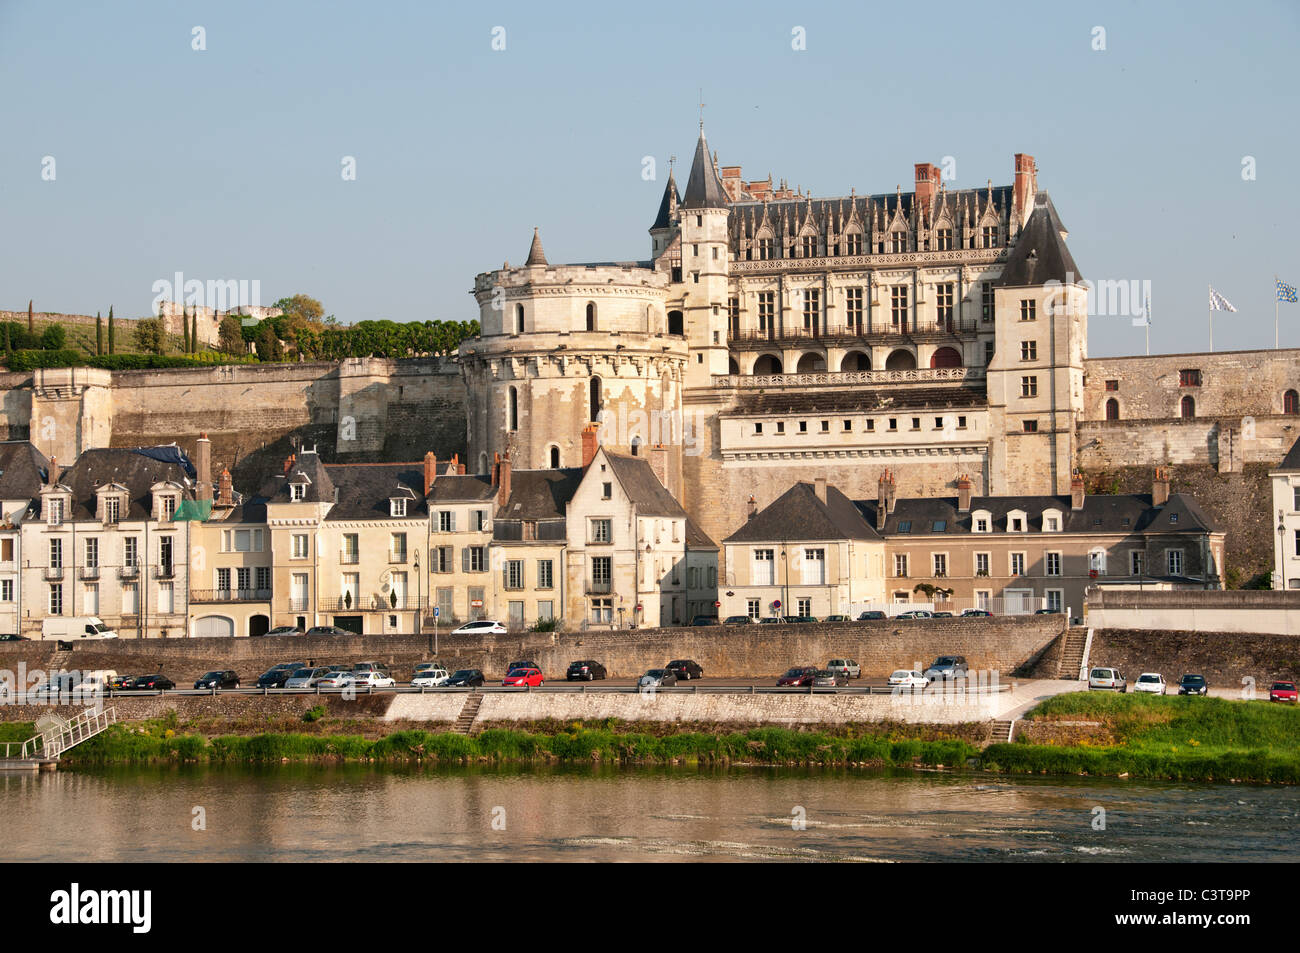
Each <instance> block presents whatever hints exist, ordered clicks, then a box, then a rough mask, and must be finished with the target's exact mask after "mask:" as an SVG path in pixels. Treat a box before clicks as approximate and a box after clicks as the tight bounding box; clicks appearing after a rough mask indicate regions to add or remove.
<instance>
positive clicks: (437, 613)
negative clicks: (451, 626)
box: [433, 606, 439, 619]
mask: <svg viewBox="0 0 1300 953" xmlns="http://www.w3.org/2000/svg"><path fill="white" fill-rule="evenodd" d="M438 615H439V612H438V607H437V606H434V607H433V617H434V618H435V619H436V618H438Z"/></svg>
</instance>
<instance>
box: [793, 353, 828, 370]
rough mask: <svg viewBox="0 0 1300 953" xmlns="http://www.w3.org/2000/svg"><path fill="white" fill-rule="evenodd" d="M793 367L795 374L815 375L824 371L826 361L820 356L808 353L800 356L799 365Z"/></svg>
mask: <svg viewBox="0 0 1300 953" xmlns="http://www.w3.org/2000/svg"><path fill="white" fill-rule="evenodd" d="M795 367H796V373H799V374H813V373H817V372H819V371H824V370H826V359H825V358H824V357H822V356H821V355H820V354H813V353H811V352H809V353H807V354H804V355H801V356H800V358H799V363H798V364H797V365H795Z"/></svg>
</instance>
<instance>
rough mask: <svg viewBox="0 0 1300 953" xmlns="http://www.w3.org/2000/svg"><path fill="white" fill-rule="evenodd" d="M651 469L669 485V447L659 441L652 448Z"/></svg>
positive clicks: (661, 481)
mask: <svg viewBox="0 0 1300 953" xmlns="http://www.w3.org/2000/svg"><path fill="white" fill-rule="evenodd" d="M650 469H651V470H653V471H654V473H655V476H656V477H658V478H659V482H660V483H662V484H663V485H664V486H665V487H667V486H668V448H667V447H665V446H664V445H663V444H662V443H657V444H655V445H654V446H653V447H651V448H650Z"/></svg>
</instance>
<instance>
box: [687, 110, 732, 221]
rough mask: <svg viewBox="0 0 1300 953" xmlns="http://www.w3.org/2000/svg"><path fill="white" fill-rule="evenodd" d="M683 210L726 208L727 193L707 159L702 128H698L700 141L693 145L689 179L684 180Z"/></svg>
mask: <svg viewBox="0 0 1300 953" xmlns="http://www.w3.org/2000/svg"><path fill="white" fill-rule="evenodd" d="M682 207H683V208H726V207H727V193H726V191H725V190H724V189H723V188H722V180H721V179H720V178H718V173H717V170H716V169H715V168H714V165H713V161H712V159H710V157H709V144H708V143H707V142H706V141H705V139H704V127H703V126H702V125H701V127H700V141H699V142H697V143H696V144H695V158H694V159H693V160H692V161H691V177H690V178H689V179H687V180H686V196H685V198H683V199H682Z"/></svg>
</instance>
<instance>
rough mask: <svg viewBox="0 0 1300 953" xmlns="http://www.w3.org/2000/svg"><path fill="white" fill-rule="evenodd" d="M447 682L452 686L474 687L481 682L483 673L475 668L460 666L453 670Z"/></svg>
mask: <svg viewBox="0 0 1300 953" xmlns="http://www.w3.org/2000/svg"><path fill="white" fill-rule="evenodd" d="M447 684H448V685H449V686H451V687H453V688H475V687H477V686H480V685H482V684H483V673H482V672H481V671H479V670H478V669H476V668H462V669H458V670H457V671H455V672H453V673H452V675H451V678H449V679H447Z"/></svg>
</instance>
